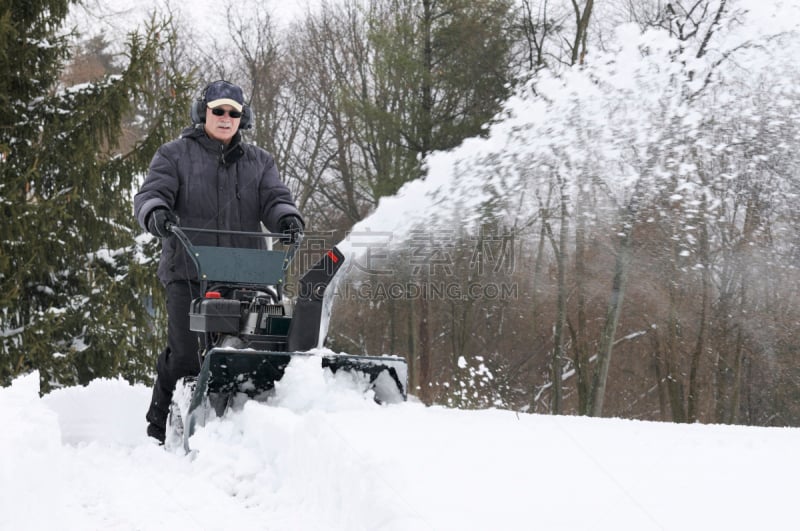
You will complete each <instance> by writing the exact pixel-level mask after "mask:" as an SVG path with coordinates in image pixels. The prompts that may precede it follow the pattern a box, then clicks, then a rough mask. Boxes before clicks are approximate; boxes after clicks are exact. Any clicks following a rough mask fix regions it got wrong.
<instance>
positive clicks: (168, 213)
mask: <svg viewBox="0 0 800 531" xmlns="http://www.w3.org/2000/svg"><path fill="white" fill-rule="evenodd" d="M167 224H171V225H177V224H178V216H176V215H175V213H174V212H172V210H169V209H167V208H163V207H159V208H155V209H153V211H152V212H150V214H149V215H148V216H147V230H148V231H150V234H152V235H153V236H158V237H159V238H166V237H167V236H169V235H170V231H169V230H168V229H167Z"/></svg>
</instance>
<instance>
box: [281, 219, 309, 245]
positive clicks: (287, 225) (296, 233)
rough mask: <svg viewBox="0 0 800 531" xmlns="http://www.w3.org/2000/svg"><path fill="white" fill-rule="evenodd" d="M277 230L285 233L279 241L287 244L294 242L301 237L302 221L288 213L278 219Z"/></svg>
mask: <svg viewBox="0 0 800 531" xmlns="http://www.w3.org/2000/svg"><path fill="white" fill-rule="evenodd" d="M278 230H279V231H280V232H282V233H283V234H285V236H284V237H283V238H281V243H283V244H285V245H289V244H292V243H296V242H297V241H299V240H300V239H301V238H302V237H303V222H302V221H301V220H300V218H298V217H297V216H295V215H293V214H289V215H288V216H283V217H282V218H281V219H280V220H278Z"/></svg>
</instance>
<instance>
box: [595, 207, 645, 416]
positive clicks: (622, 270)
mask: <svg viewBox="0 0 800 531" xmlns="http://www.w3.org/2000/svg"><path fill="white" fill-rule="evenodd" d="M633 223H634V214H633V208H631V209H629V211H628V212H627V213H626V215H625V216H624V217H623V232H622V237H621V240H620V246H619V250H618V251H617V257H616V260H615V263H614V279H613V281H612V284H611V297H610V299H609V301H608V308H607V309H606V323H605V326H604V327H603V333H602V335H601V336H600V345H599V347H598V354H597V368H596V369H595V373H594V379H593V381H592V398H591V408H590V415H591V416H593V417H599V416H600V415H602V414H603V401H604V399H605V393H606V384H607V382H608V369H609V367H610V366H611V353H612V352H613V350H614V335H615V334H616V332H617V325H618V324H619V316H620V312H621V311H622V300H623V298H624V295H625V280H626V277H627V274H628V268H629V266H630V247H631V239H632V235H631V232H632V230H633Z"/></svg>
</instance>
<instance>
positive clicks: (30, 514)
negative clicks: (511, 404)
mask: <svg viewBox="0 0 800 531" xmlns="http://www.w3.org/2000/svg"><path fill="white" fill-rule="evenodd" d="M37 382H38V375H37V374H32V375H29V376H25V377H22V378H19V379H17V380H15V381H14V384H13V385H12V386H11V387H8V388H2V389H0V422H2V425H3V428H4V429H3V432H2V434H0V456H1V457H0V494H2V495H0V529H67V530H73V529H74V530H78V529H80V530H84V529H117V530H128V529H130V530H134V529H136V530H141V529H170V528H173V529H186V528H189V527H191V528H194V529H214V530H217V529H219V530H223V529H241V528H254V529H292V530H306V529H308V530H311V529H333V530H348V531H350V530H391V531H394V530H420V529H436V530H449V529H452V530H459V531H463V530H483V529H503V530H516V529H519V530H522V529H526V530H527V529H613V530H618V529H631V530H637V531H638V530H644V529H704V528H707V529H723V528H725V529H752V528H770V527H775V528H785V527H786V526H787V525H790V522H791V521H793V519H794V518H795V515H794V513H793V511H794V490H793V488H792V486H793V485H794V483H795V482H796V478H797V477H798V475H800V457H798V455H797V452H796V448H797V447H798V445H800V430H798V429H765V428H746V427H735V426H699V425H694V426H688V425H673V424H659V423H651V422H636V421H623V420H616V419H588V418H574V417H557V416H536V415H518V414H515V413H513V412H508V411H497V410H484V411H459V410H451V409H446V408H441V407H430V408H428V407H424V406H423V405H421V404H418V403H413V402H409V403H404V404H400V405H393V406H379V405H377V404H375V403H374V402H372V401H370V400H368V399H364V397H363V395H361V393H360V390H359V389H358V386H357V385H356V384H354V383H353V382H347V381H339V380H337V379H335V378H331V375H330V374H325V373H323V372H322V371H320V370H319V367H318V366H315V365H314V363H312V362H311V361H309V360H306V361H305V362H304V363H299V364H293V365H292V366H291V367H290V370H289V371H288V373H287V376H286V379H285V380H284V381H283V382H282V384H281V387H280V388H279V390H278V392H277V393H276V396H275V397H274V398H273V399H272V401H271V403H270V404H261V403H256V402H247V403H245V404H244V405H243V407H242V408H241V409H240V410H239V411H236V412H233V413H231V414H229V415H226V417H225V418H223V419H217V420H214V421H212V422H210V423H208V424H207V425H206V427H205V428H202V429H200V430H199V431H198V433H197V434H196V435H195V436H194V437H193V439H192V443H193V447H194V448H196V449H197V450H198V452H197V454H196V455H195V456H194V457H193V458H192V457H185V456H180V455H177V454H172V453H169V452H166V451H164V450H163V449H161V448H160V447H157V446H155V445H153V444H151V443H150V442H148V441H147V440H146V439H145V437H144V435H143V432H144V424H143V421H142V415H143V413H144V411H145V410H146V408H147V404H148V401H149V390H148V389H146V388H144V387H142V386H130V385H128V384H127V383H125V382H124V381H121V380H104V381H98V382H93V383H92V384H91V385H89V386H87V387H83V388H70V389H63V390H60V391H57V392H54V393H51V394H49V395H46V396H45V397H43V398H39V396H38V391H39V388H38V383H37ZM354 385H355V387H354Z"/></svg>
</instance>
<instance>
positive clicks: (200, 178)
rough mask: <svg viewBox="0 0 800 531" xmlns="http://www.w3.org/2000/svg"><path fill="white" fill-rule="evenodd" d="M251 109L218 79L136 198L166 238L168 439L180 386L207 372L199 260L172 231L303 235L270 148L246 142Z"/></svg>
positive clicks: (242, 241)
mask: <svg viewBox="0 0 800 531" xmlns="http://www.w3.org/2000/svg"><path fill="white" fill-rule="evenodd" d="M251 119H252V114H251V113H250V109H249V108H248V106H247V105H245V102H244V94H243V92H242V89H241V88H240V87H238V86H237V85H234V84H232V83H228V82H227V81H215V82H213V83H211V84H210V85H208V86H207V87H206V88H205V90H204V91H203V95H202V97H201V98H200V99H198V100H197V101H195V102H194V104H193V106H192V122H193V125H192V126H191V127H188V128H186V129H184V130H183V132H182V133H181V136H180V138H179V139H177V140H174V141H172V142H168V143H166V144H164V145H162V146H161V147H160V148H159V149H158V151H157V152H156V155H155V156H154V157H153V160H152V162H151V163H150V170H149V172H148V175H147V178H146V179H145V181H144V183H143V184H142V186H141V188H140V189H139V192H138V193H137V194H136V196H135V197H134V214H135V215H136V219H137V221H138V222H139V225H141V226H142V228H144V229H146V230H147V231H149V232H150V233H152V234H153V235H155V236H157V237H159V238H162V250H161V260H160V262H159V265H158V277H159V280H160V281H161V283H162V284H163V285H164V286H165V288H166V293H167V318H168V323H167V325H168V326H167V347H166V349H164V351H163V352H161V354H160V355H159V357H158V363H157V365H156V371H157V373H156V375H157V378H156V382H155V385H154V386H153V397H152V400H151V402H150V408H149V410H148V411H147V415H146V418H147V421H148V423H149V424H148V426H147V434H148V435H149V436H150V437H153V438H154V439H156V440H158V441H159V442H160V443H161V444H163V443H164V439H165V430H166V421H167V413H168V411H169V404H170V401H171V399H172V394H173V391H174V390H175V384H176V382H177V381H178V380H179V379H180V378H183V377H184V376H196V375H197V373H198V372H199V371H200V364H199V358H198V350H199V337H200V336H199V335H198V334H196V333H194V332H192V331H191V330H189V306H190V303H191V301H192V299H193V298H195V297H197V296H199V295H200V294H199V293H198V292H199V283H198V282H197V277H196V275H197V273H196V270H195V268H194V264H193V263H192V261H191V260H190V259H189V257H188V256H187V255H186V252H185V251H184V249H183V247H182V246H181V245H180V243H179V242H178V241H177V240H176V238H175V237H174V236H173V235H172V233H171V232H170V230H169V225H170V224H173V223H174V224H177V223H178V220H180V225H182V226H185V227H193V228H211V229H224V230H233V231H247V232H255V231H259V230H260V227H261V225H260V224H261V223H263V224H264V225H265V226H266V227H267V229H269V230H270V231H272V232H281V233H284V234H286V238H284V239H283V241H284V243H291V242H293V241H295V238H297V236H298V235H300V234H302V231H303V228H304V223H303V220H302V217H301V216H300V212H299V211H298V210H297V207H296V206H295V203H294V201H293V199H292V195H291V193H290V192H289V189H288V188H287V187H286V185H285V184H284V183H283V182H282V181H281V180H280V178H279V177H278V171H277V169H276V167H275V161H274V159H273V158H272V155H270V154H269V153H267V152H266V151H265V150H263V149H261V148H259V147H256V146H254V145H251V144H246V143H244V142H243V141H242V135H241V132H240V129H247V128H249V127H250V125H251ZM189 236H190V237H191V239H192V241H193V242H194V243H195V244H196V245H216V246H223V247H259V246H263V244H264V243H263V241H261V240H260V239H255V238H247V237H237V236H235V235H217V234H209V233H190V234H189Z"/></svg>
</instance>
